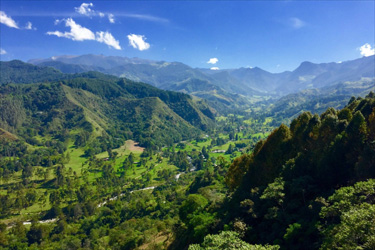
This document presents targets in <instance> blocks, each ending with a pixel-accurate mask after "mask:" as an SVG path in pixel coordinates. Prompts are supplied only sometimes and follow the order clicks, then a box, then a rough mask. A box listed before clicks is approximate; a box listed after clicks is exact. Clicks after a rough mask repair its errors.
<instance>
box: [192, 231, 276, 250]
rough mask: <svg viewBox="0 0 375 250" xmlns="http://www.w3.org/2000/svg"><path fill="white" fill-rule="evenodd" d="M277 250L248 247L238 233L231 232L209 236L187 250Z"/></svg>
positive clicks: (268, 246) (270, 247) (254, 246)
mask: <svg viewBox="0 0 375 250" xmlns="http://www.w3.org/2000/svg"><path fill="white" fill-rule="evenodd" d="M222 249H226V250H278V249H280V247H279V246H277V245H274V246H270V245H265V246H262V245H250V244H249V243H247V242H245V241H243V240H241V239H240V237H239V235H238V233H236V232H233V231H223V232H221V233H220V234H213V235H212V234H209V235H207V236H206V237H204V241H203V243H202V244H200V245H198V244H193V245H190V246H189V250H222Z"/></svg>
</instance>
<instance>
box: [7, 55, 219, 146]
mask: <svg viewBox="0 0 375 250" xmlns="http://www.w3.org/2000/svg"><path fill="white" fill-rule="evenodd" d="M1 67H2V68H1V70H2V74H1V76H2V77H1V84H0V98H1V102H0V109H1V111H2V112H1V114H0V127H1V128H3V129H5V130H7V131H9V132H11V133H14V134H16V135H20V136H21V137H22V136H24V137H25V138H29V137H33V134H35V133H36V134H40V135H43V136H45V135H47V134H50V135H53V136H57V135H58V134H61V133H63V134H69V133H70V134H71V135H73V134H74V135H75V136H76V137H77V138H78V137H80V138H85V139H84V141H87V140H90V139H89V138H92V136H93V137H97V136H102V135H103V134H110V135H112V136H115V137H117V138H118V139H117V140H119V141H124V140H126V139H135V140H137V141H139V142H140V143H141V144H142V145H145V146H147V145H148V146H150V145H155V144H157V145H159V146H161V145H164V144H170V143H173V142H178V141H180V140H182V139H186V138H192V137H193V136H194V135H197V134H199V133H200V131H201V129H203V130H206V129H209V128H210V127H211V126H212V124H213V118H214V115H213V110H212V109H211V108H210V107H209V106H208V105H207V104H206V103H205V102H204V101H202V100H197V99H195V98H192V97H191V96H189V95H186V94H183V93H177V92H172V91H164V90H160V89H157V88H155V87H152V86H150V85H148V84H144V83H138V82H134V81H130V80H128V79H124V78H122V79H121V78H117V77H114V76H108V75H104V74H102V73H98V72H88V73H81V74H62V73H61V72H58V71H56V70H53V69H51V68H43V67H37V66H33V65H30V64H25V63H22V62H20V61H12V62H2V63H1ZM35 82H42V83H35ZM8 83H12V84H8ZM19 83H22V84H19ZM26 83H30V84H26ZM31 83H32V84H31ZM30 131H33V132H32V133H31V132H30ZM72 131H73V132H72ZM77 132H78V133H77ZM30 133H31V134H30ZM89 135H92V136H89ZM83 144H84V143H83Z"/></svg>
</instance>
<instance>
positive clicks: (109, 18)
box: [108, 14, 115, 23]
mask: <svg viewBox="0 0 375 250" xmlns="http://www.w3.org/2000/svg"><path fill="white" fill-rule="evenodd" d="M108 20H109V22H110V23H115V17H114V15H113V14H108Z"/></svg>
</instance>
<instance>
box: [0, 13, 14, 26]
mask: <svg viewBox="0 0 375 250" xmlns="http://www.w3.org/2000/svg"><path fill="white" fill-rule="evenodd" d="M0 23H2V24H5V25H6V26H8V27H10V28H15V29H19V27H18V25H17V23H16V22H15V21H14V20H13V19H12V18H11V17H10V16H7V14H5V12H4V11H0Z"/></svg>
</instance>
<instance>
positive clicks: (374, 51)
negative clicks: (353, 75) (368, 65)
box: [359, 43, 375, 57]
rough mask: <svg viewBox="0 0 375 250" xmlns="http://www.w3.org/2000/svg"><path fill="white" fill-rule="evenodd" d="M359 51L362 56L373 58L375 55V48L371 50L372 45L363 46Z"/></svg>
mask: <svg viewBox="0 0 375 250" xmlns="http://www.w3.org/2000/svg"><path fill="white" fill-rule="evenodd" d="M359 50H360V51H361V55H362V56H366V57H367V56H373V55H375V48H371V45H370V44H368V43H365V44H364V45H362V46H361V47H360V48H359Z"/></svg>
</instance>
